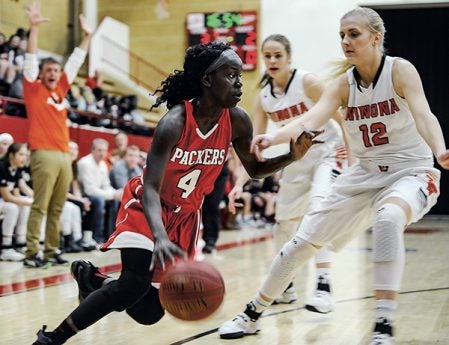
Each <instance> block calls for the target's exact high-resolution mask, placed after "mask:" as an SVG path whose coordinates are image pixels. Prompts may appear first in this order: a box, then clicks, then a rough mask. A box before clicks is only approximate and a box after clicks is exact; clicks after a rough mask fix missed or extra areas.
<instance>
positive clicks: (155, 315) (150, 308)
mask: <svg viewBox="0 0 449 345" xmlns="http://www.w3.org/2000/svg"><path fill="white" fill-rule="evenodd" d="M126 313H127V314H128V315H129V316H131V317H132V318H133V319H134V320H135V321H136V322H138V323H140V324H141V325H153V324H155V323H156V322H158V321H159V320H160V319H162V317H163V316H164V314H165V311H164V308H162V305H161V303H160V301H159V290H158V289H156V288H155V287H153V286H152V287H151V288H150V289H149V290H148V292H147V293H146V294H145V296H143V297H142V298H141V299H140V300H139V301H138V302H137V303H135V304H134V305H133V306H132V307H130V308H128V309H126Z"/></svg>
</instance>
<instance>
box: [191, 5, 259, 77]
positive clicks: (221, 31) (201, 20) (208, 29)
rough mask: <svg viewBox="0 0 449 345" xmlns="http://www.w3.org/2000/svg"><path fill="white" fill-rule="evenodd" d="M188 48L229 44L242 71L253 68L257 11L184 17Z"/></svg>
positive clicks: (196, 14)
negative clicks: (214, 43)
mask: <svg viewBox="0 0 449 345" xmlns="http://www.w3.org/2000/svg"><path fill="white" fill-rule="evenodd" d="M186 26H187V34H188V45H189V46H192V45H195V44H199V43H208V42H211V41H222V42H227V43H229V44H230V45H231V46H232V48H234V50H235V51H236V53H237V54H238V55H239V56H240V58H241V59H242V61H243V69H244V70H246V71H251V70H254V69H256V65H257V12H256V11H241V12H210V13H188V14H187V23H186Z"/></svg>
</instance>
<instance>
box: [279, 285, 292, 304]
mask: <svg viewBox="0 0 449 345" xmlns="http://www.w3.org/2000/svg"><path fill="white" fill-rule="evenodd" d="M297 299H298V295H297V294H296V290H295V288H294V287H293V286H291V287H289V288H288V289H287V290H285V291H284V292H283V293H282V294H281V295H280V296H279V297H278V298H276V299H275V300H274V301H273V304H290V303H293V302H295V301H296V300H297Z"/></svg>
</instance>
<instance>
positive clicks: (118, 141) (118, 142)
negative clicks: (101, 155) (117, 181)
mask: <svg viewBox="0 0 449 345" xmlns="http://www.w3.org/2000/svg"><path fill="white" fill-rule="evenodd" d="M114 145H115V147H113V148H112V149H111V150H109V151H108V153H107V154H106V164H107V166H108V170H111V168H112V166H113V165H114V163H115V162H117V161H118V160H119V159H121V158H123V156H124V155H125V152H126V148H127V147H128V136H127V135H126V134H125V133H123V132H118V133H117V134H116V135H115V136H114Z"/></svg>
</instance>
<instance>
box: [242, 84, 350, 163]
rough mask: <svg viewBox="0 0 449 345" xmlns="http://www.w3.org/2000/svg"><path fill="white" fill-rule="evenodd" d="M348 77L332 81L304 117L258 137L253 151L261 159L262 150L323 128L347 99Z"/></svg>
mask: <svg viewBox="0 0 449 345" xmlns="http://www.w3.org/2000/svg"><path fill="white" fill-rule="evenodd" d="M343 77H344V78H346V76H342V77H340V78H338V79H336V80H334V81H332V82H331V83H330V84H329V86H327V87H326V88H325V90H324V92H323V94H322V96H321V97H320V99H319V101H318V102H317V103H316V104H315V105H314V106H313V107H312V108H311V109H310V110H309V111H308V112H307V113H305V114H304V115H302V116H300V117H298V118H296V119H295V120H293V121H292V122H290V123H289V124H287V125H286V126H284V127H282V128H280V129H278V130H277V131H276V132H274V133H273V134H265V135H257V136H255V137H254V139H253V141H252V144H251V151H252V152H254V153H255V154H256V155H258V156H259V157H260V150H263V149H265V148H267V147H269V146H272V145H277V144H280V143H288V142H291V141H292V140H296V139H297V138H298V137H299V136H300V135H301V134H302V133H303V132H304V131H313V130H316V129H318V128H321V127H322V126H323V125H324V124H325V123H326V122H327V121H329V119H330V118H332V117H333V116H334V114H335V113H336V111H337V110H338V108H339V107H340V106H341V105H343V104H344V103H345V102H344V99H345V98H347V82H346V79H343Z"/></svg>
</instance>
